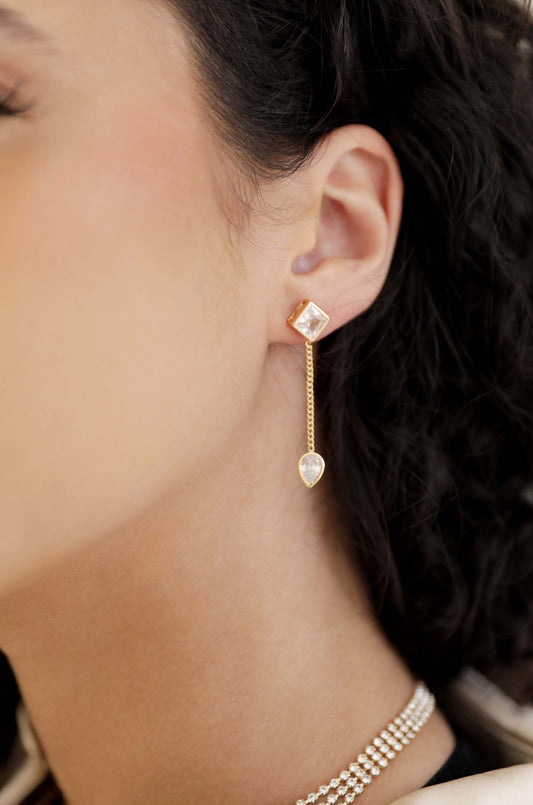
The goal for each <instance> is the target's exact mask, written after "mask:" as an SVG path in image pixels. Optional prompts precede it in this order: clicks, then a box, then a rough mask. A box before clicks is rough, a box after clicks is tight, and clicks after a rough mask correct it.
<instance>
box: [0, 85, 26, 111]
mask: <svg viewBox="0 0 533 805" xmlns="http://www.w3.org/2000/svg"><path fill="white" fill-rule="evenodd" d="M15 98H16V93H15V91H11V92H8V93H7V94H5V95H0V117H1V116H9V117H17V116H21V115H23V114H24V113H25V112H27V110H28V109H29V108H30V104H26V105H23V104H19V103H17V102H16V101H15Z"/></svg>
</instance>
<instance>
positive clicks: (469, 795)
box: [391, 762, 533, 805]
mask: <svg viewBox="0 0 533 805" xmlns="http://www.w3.org/2000/svg"><path fill="white" fill-rule="evenodd" d="M529 797H533V762H532V763H519V764H517V765H515V766H505V767H504V768H501V769H492V770H491V771H486V772H483V773H481V774H472V775H470V776H469V777H461V778H459V779H457V780H451V781H450V782H447V783H440V784H439V785H434V786H430V787H429V788H424V789H420V790H419V791H413V792H412V793H411V794H407V795H406V796H403V797H401V798H400V799H396V800H394V802H392V803H391V805H496V803H498V805H501V803H502V802H505V803H506V805H524V803H525V802H529V801H531V800H530V799H529Z"/></svg>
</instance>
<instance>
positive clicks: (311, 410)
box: [305, 341, 315, 452]
mask: <svg viewBox="0 0 533 805" xmlns="http://www.w3.org/2000/svg"><path fill="white" fill-rule="evenodd" d="M305 352H306V363H307V380H306V388H307V449H308V451H310V452H311V451H314V449H315V397H314V388H313V386H314V371H313V344H312V342H311V341H306V342H305Z"/></svg>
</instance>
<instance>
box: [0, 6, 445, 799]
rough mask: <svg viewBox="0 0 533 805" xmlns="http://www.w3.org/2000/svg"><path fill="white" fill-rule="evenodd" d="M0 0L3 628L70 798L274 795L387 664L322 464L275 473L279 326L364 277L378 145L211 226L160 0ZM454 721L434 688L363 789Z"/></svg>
mask: <svg viewBox="0 0 533 805" xmlns="http://www.w3.org/2000/svg"><path fill="white" fill-rule="evenodd" d="M8 2H9V4H10V8H12V9H15V10H16V11H19V12H23V13H24V15H25V17H26V19H27V20H28V21H30V22H31V23H32V24H33V25H34V26H35V27H37V28H38V29H39V30H41V31H45V32H47V35H48V37H49V38H50V39H51V42H48V43H46V44H45V43H43V42H38V41H37V39H36V38H33V39H32V40H30V39H29V38H28V37H22V35H21V32H20V31H19V32H18V33H17V32H16V31H15V29H14V28H13V27H11V28H10V29H9V31H7V30H6V29H4V27H1V28H0V89H1V90H2V92H7V91H9V90H10V89H12V88H14V87H15V86H17V87H18V90H17V91H18V93H19V100H20V102H21V103H23V104H25V103H30V102H31V106H30V108H29V109H28V110H27V111H26V112H25V114H24V115H21V116H19V117H3V118H1V119H0V173H1V176H2V192H1V193H0V244H1V247H0V248H1V258H2V259H1V268H0V283H1V289H0V291H1V292H0V305H1V310H0V327H1V338H0V350H1V355H0V367H1V369H0V371H1V372H2V383H1V385H2V394H1V396H0V419H1V423H2V439H1V442H0V471H1V484H0V503H1V505H0V512H1V517H2V530H1V538H0V646H1V647H2V649H3V650H4V651H5V652H6V653H7V654H8V656H9V658H10V661H11V663H12V665H13V667H14V669H15V672H16V674H17V678H18V680H19V684H20V686H21V689H22V693H23V696H24V700H25V702H26V704H27V706H28V708H29V711H30V715H31V717H32V719H33V722H34V724H35V727H36V729H37V731H38V734H39V737H40V739H41V741H42V743H43V747H44V749H45V752H46V755H47V757H48V759H49V762H50V764H51V766H52V769H53V771H54V774H55V775H56V777H57V779H58V782H59V784H60V785H61V787H62V788H63V790H64V792H65V794H66V796H67V800H68V802H69V803H70V805H94V803H96V802H98V804H99V805H126V804H127V805H130V803H131V805H137V803H139V805H140V804H141V803H142V804H143V805H145V804H146V803H147V802H157V803H158V805H167V803H168V804H169V805H170V803H177V802H180V803H187V804H188V805H193V804H194V805H196V804H197V803H206V802H209V803H210V805H222V804H223V803H224V805H245V803H246V805H249V803H250V802H253V803H254V805H285V804H286V805H292V803H293V802H294V801H295V800H296V799H297V798H299V797H305V796H306V795H307V794H308V793H309V792H310V791H313V790H315V789H316V788H317V787H318V786H319V785H320V784H322V783H326V782H328V781H329V779H330V778H331V777H332V776H334V775H335V774H336V773H338V771H339V770H340V769H342V768H345V767H346V765H347V764H348V763H349V762H351V761H352V760H353V758H354V756H355V755H357V753H358V752H359V751H361V749H362V748H363V747H364V746H365V745H366V743H367V742H368V741H369V739H370V738H372V737H373V736H374V735H375V734H376V733H377V732H379V731H380V730H381V729H382V728H383V726H384V725H385V724H386V723H388V721H389V720H390V719H391V717H393V716H394V715H395V714H396V713H397V712H398V711H399V710H400V709H402V707H403V706H404V704H405V703H406V702H407V700H408V699H409V697H410V696H411V693H412V689H413V686H414V679H413V677H412V674H411V673H410V671H409V670H408V668H407V667H406V665H405V664H404V662H403V660H402V659H401V657H400V656H399V655H398V653H397V652H396V650H395V649H394V647H393V646H392V645H391V644H390V643H389V642H388V641H387V639H386V638H385V636H384V634H383V632H382V630H381V627H380V625H379V623H378V621H377V619H376V617H375V615H374V613H373V612H372V610H371V608H370V606H369V605H368V602H367V598H366V595H365V585H364V580H363V579H362V578H361V576H360V573H359V571H358V568H357V567H356V566H355V565H354V563H353V561H352V560H349V559H348V558H347V557H346V556H345V555H344V553H343V549H342V547H341V540H340V533H341V532H340V526H339V524H338V522H337V517H336V509H335V490H334V489H333V488H331V484H330V480H329V476H328V466H327V463H326V470H325V473H324V476H323V478H322V479H321V480H320V481H319V483H318V484H317V486H316V487H313V488H312V489H308V488H307V487H305V486H304V484H303V483H302V481H301V480H300V477H299V475H298V471H297V462H298V458H299V456H300V455H301V454H302V453H303V452H305V450H306V432H305V416H306V411H305V404H306V400H305V348H304V339H303V337H302V336H300V335H299V334H298V333H297V332H296V331H295V330H294V329H293V328H292V327H290V326H289V325H288V324H287V316H288V315H289V314H290V313H291V312H292V311H293V310H294V309H295V308H296V306H297V304H298V303H299V301H300V300H301V299H304V298H307V299H311V300H313V301H314V302H316V303H317V304H318V305H320V307H322V308H323V309H324V310H325V311H326V312H327V313H328V314H329V315H330V317H331V321H330V322H329V324H328V326H327V327H326V329H325V330H324V331H323V333H322V335H321V337H325V336H327V335H328V334H329V333H330V332H332V331H333V330H335V329H336V328H338V327H342V325H344V324H345V323H346V322H348V321H349V320H350V319H352V318H354V317H356V316H358V315H359V314H360V313H362V312H363V311H364V310H366V309H367V308H368V307H369V306H370V305H371V304H372V303H373V302H374V300H375V299H376V296H377V295H378V293H379V291H380V289H381V288H382V286H383V283H384V281H385V279H386V276H387V272H388V270H389V268H390V262H391V258H392V254H393V251H394V247H395V242H396V238H397V234H398V228H399V223H400V219H401V211H402V199H403V183H402V177H401V173H400V170H399V167H398V163H397V161H396V158H395V155H394V153H393V152H392V150H391V148H390V146H389V144H388V142H387V141H386V140H385V139H384V138H383V137H382V136H381V135H380V134H379V133H378V132H377V131H375V130H374V129H372V128H369V127H367V126H364V125H350V126H346V127H343V128H340V129H337V130H336V131H334V132H332V133H331V134H330V135H329V136H328V137H327V138H326V140H325V141H324V142H323V143H322V145H321V147H320V149H319V151H318V152H317V154H316V157H315V159H314V160H313V161H312V162H311V163H310V164H308V165H307V166H306V167H305V168H304V169H302V170H301V171H300V172H298V173H297V174H295V175H293V176H292V177H290V178H289V179H285V180H284V181H278V182H274V183H271V184H269V185H264V186H263V188H262V196H261V200H257V203H256V205H255V206H254V209H253V212H252V216H251V219H250V229H249V231H247V232H246V237H245V236H244V235H243V237H242V238H240V239H239V241H238V243H237V244H236V243H235V238H234V233H233V236H232V233H231V231H230V225H229V223H228V220H227V218H226V216H225V214H224V210H223V206H222V205H221V203H220V197H219V194H218V193H217V192H216V188H217V182H219V181H220V177H221V175H222V173H223V172H226V174H225V175H226V176H227V175H228V172H231V171H232V170H236V168H235V166H233V165H232V163H231V162H230V160H229V158H228V156H227V155H226V154H224V152H223V149H222V147H221V145H220V143H219V142H217V139H216V135H215V133H214V131H213V130H212V129H211V128H210V127H209V126H208V125H207V123H206V117H205V115H204V114H203V113H202V109H201V108H200V106H199V101H198V98H197V95H196V94H195V92H194V90H195V84H194V78H193V75H192V70H191V58H190V54H189V52H188V50H187V43H186V40H185V38H184V34H183V32H182V30H181V29H180V26H179V25H178V23H177V22H176V20H175V19H174V18H172V17H171V15H170V12H169V11H168V9H167V8H166V7H164V6H163V5H162V4H161V3H160V2H157V0H153V2H146V0H8ZM236 245H237V247H238V248H237V249H236V248H235V246H236ZM321 447H322V445H321V442H320V434H319V423H317V449H319V450H320V449H321ZM323 452H324V454H325V455H327V451H326V449H325V446H324V451H323ZM412 593H413V595H416V590H413V591H412ZM453 746H454V736H453V733H452V732H451V730H450V727H449V725H448V724H447V722H446V721H445V719H444V718H443V716H442V715H441V713H440V712H439V711H436V712H435V713H434V714H433V715H432V717H431V718H430V720H429V721H428V723H427V724H426V726H425V727H424V729H423V731H422V733H421V734H420V736H419V737H417V739H416V740H415V741H414V742H413V743H412V744H410V745H409V747H407V748H406V750H405V751H404V752H402V753H401V754H400V755H399V756H398V757H397V758H396V759H395V760H394V762H393V763H391V765H390V767H389V768H388V769H387V771H386V773H384V774H382V775H380V777H378V778H377V779H376V780H375V781H373V783H372V785H371V786H370V788H369V789H368V790H367V791H366V792H365V802H366V803H367V805H384V804H385V803H387V802H390V800H391V799H393V798H395V797H398V796H401V795H403V794H406V793H408V792H409V791H412V790H415V789H417V788H419V787H421V786H422V785H423V784H424V783H425V782H426V781H427V780H428V779H429V778H430V777H431V775H432V774H433V773H434V772H435V771H436V770H437V769H438V768H439V767H440V766H441V765H442V763H444V761H445V760H446V758H447V757H448V756H449V754H450V753H451V751H452V749H453Z"/></svg>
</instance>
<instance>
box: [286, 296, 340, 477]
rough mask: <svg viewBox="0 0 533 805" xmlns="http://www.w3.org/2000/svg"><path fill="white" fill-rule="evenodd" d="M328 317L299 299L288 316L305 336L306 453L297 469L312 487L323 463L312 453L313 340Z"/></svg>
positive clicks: (313, 414) (318, 456)
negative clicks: (294, 308) (296, 305)
mask: <svg viewBox="0 0 533 805" xmlns="http://www.w3.org/2000/svg"><path fill="white" fill-rule="evenodd" d="M329 319H330V317H329V316H328V314H327V313H326V312H325V311H323V310H322V309H321V308H319V307H318V305H315V303H314V302H310V301H309V299H302V301H301V302H300V303H299V305H298V307H297V308H296V310H294V312H293V313H291V315H290V316H289V317H288V318H287V323H288V324H290V325H291V327H293V328H294V329H295V330H297V332H299V333H300V334H301V335H303V336H304V337H305V339H306V342H305V354H306V366H307V381H306V389H307V453H304V454H303V455H302V456H300V459H299V461H298V472H299V473H300V478H301V479H302V481H303V482H304V484H305V485H306V486H308V487H311V486H314V485H315V484H316V483H318V481H319V480H320V479H321V478H322V475H323V474H324V469H325V466H326V463H325V461H324V459H323V458H322V456H321V455H320V453H317V452H315V400H314V386H313V379H314V375H313V341H315V340H316V339H317V338H318V336H319V335H320V333H321V332H322V330H323V329H324V327H325V326H326V324H327V323H328V321H329Z"/></svg>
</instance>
